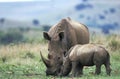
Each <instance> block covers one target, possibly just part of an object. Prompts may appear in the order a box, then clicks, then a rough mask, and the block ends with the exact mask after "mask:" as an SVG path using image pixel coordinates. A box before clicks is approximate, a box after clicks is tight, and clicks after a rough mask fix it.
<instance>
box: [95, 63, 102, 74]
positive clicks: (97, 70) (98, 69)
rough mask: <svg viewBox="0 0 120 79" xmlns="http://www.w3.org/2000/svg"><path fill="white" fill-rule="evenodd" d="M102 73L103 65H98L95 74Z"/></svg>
mask: <svg viewBox="0 0 120 79" xmlns="http://www.w3.org/2000/svg"><path fill="white" fill-rule="evenodd" d="M100 73H101V64H96V70H95V74H96V75H99V74H100Z"/></svg>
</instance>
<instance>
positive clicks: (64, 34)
mask: <svg viewBox="0 0 120 79" xmlns="http://www.w3.org/2000/svg"><path fill="white" fill-rule="evenodd" d="M43 36H44V38H45V39H46V40H48V51H49V53H48V59H45V61H44V64H45V65H46V67H47V69H46V75H56V72H58V71H59V70H60V67H61V65H62V63H63V59H62V58H63V55H64V53H66V51H68V50H69V49H70V48H71V47H72V46H74V45H76V44H86V43H89V31H88V28H87V27H86V26H85V25H83V24H81V23H79V22H76V21H74V20H71V19H70V18H69V17H68V18H65V19H62V20H61V21H60V22H59V23H57V24H56V25H54V26H52V27H51V28H50V30H49V31H48V32H43Z"/></svg>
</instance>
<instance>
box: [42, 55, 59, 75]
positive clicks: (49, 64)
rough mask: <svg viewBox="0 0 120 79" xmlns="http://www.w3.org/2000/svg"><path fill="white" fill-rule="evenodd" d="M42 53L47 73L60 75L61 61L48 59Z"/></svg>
mask: <svg viewBox="0 0 120 79" xmlns="http://www.w3.org/2000/svg"><path fill="white" fill-rule="evenodd" d="M40 55H41V59H42V61H43V62H44V64H45V66H46V68H47V69H46V75H47V76H48V75H55V76H56V75H58V74H59V73H60V71H61V66H60V63H57V62H54V61H53V59H52V60H48V59H46V58H44V57H43V55H42V54H41V53H40Z"/></svg>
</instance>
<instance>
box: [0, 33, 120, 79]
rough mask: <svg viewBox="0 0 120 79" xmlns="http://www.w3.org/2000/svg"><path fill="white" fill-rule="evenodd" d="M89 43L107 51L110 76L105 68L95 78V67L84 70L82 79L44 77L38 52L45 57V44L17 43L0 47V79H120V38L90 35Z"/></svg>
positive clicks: (44, 68)
mask: <svg viewBox="0 0 120 79" xmlns="http://www.w3.org/2000/svg"><path fill="white" fill-rule="evenodd" d="M91 43H98V44H101V45H103V46H104V47H106V48H107V49H108V51H109V52H110V56H111V68H112V72H111V76H107V75H106V72H105V67H104V66H102V73H101V74H100V75H99V76H95V75H94V74H93V73H94V71H95V67H94V66H93V67H87V68H84V75H83V76H82V77H78V78H77V77H76V78H72V77H70V76H68V77H62V78H61V77H53V76H46V74H45V70H46V67H45V66H44V64H43V62H42V61H41V58H40V53H39V52H40V51H42V53H43V55H44V56H47V53H48V51H47V43H45V42H33V43H19V44H9V45H0V79H108V78H109V79H120V49H119V48H120V36H119V35H107V36H105V35H102V34H101V35H97V34H94V35H91Z"/></svg>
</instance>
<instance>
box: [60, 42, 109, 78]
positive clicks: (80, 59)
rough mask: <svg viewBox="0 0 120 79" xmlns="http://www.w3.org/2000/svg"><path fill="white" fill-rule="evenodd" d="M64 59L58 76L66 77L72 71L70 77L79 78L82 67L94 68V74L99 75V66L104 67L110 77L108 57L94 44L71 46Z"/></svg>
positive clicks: (107, 54) (100, 47)
mask: <svg viewBox="0 0 120 79" xmlns="http://www.w3.org/2000/svg"><path fill="white" fill-rule="evenodd" d="M66 54H67V55H66V57H64V62H63V65H62V67H61V71H60V73H59V76H67V75H68V74H69V73H70V71H71V69H72V76H74V77H75V76H81V75H82V74H83V66H93V65H95V66H96V70H95V74H97V75H99V74H100V73H101V65H103V64H104V65H105V68H106V73H107V75H109V76H110V73H111V68H110V55H109V53H108V51H107V50H106V49H105V48H104V47H102V46H99V45H96V44H84V45H75V46H73V47H72V48H71V49H70V50H69V51H68V52H67V53H66Z"/></svg>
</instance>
